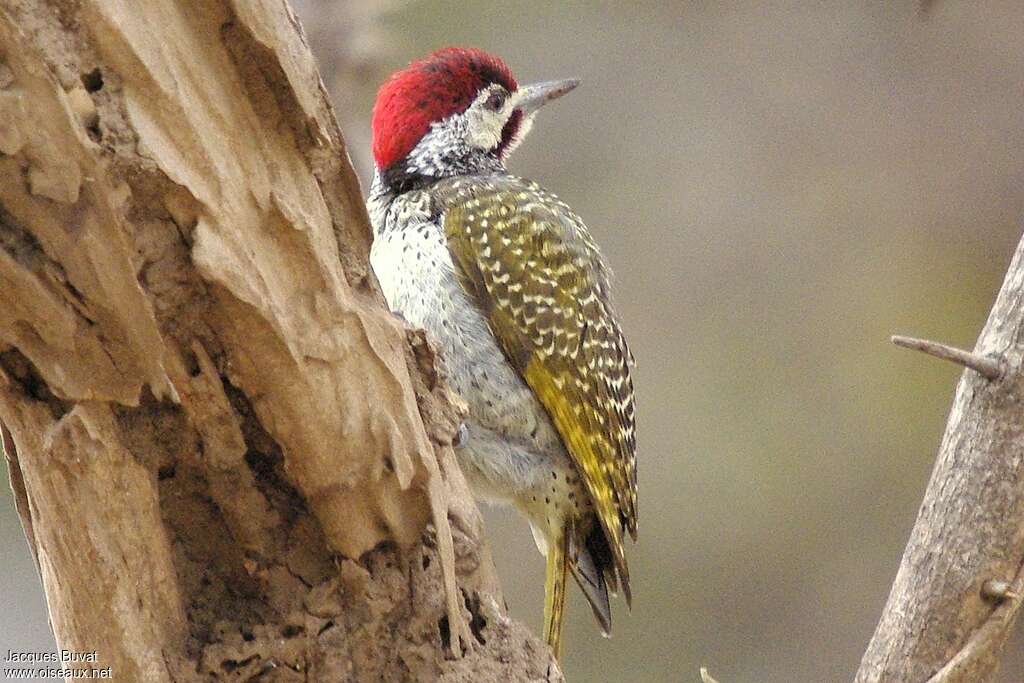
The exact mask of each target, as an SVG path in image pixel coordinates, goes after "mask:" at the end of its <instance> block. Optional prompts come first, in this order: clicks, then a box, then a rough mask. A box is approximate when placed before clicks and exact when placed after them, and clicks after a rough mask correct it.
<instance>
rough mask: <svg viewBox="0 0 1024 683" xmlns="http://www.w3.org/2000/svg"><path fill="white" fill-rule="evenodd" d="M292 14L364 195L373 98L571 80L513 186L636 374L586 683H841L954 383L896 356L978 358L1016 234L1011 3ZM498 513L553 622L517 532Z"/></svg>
mask: <svg viewBox="0 0 1024 683" xmlns="http://www.w3.org/2000/svg"><path fill="white" fill-rule="evenodd" d="M293 4H294V5H295V7H296V10H297V12H298V13H299V15H300V17H301V18H302V20H303V23H304V25H305V28H306V32H307V36H308V38H309V41H310V43H311V45H312V47H313V50H314V52H315V53H316V55H317V57H318V59H319V60H320V63H321V65H322V69H323V76H324V80H325V82H326V83H327V84H328V87H329V89H330V90H331V93H332V96H333V98H334V101H335V104H336V106H337V109H338V114H339V118H340V119H341V122H342V127H343V129H344V131H345V134H346V137H347V139H348V142H349V146H350V148H351V149H350V154H351V155H352V158H353V161H354V162H355V163H356V166H357V169H358V171H359V172H360V175H361V176H362V178H363V180H364V183H365V184H367V185H368V181H369V178H370V175H371V173H372V167H371V157H370V154H369V139H370V138H369V120H370V111H371V108H372V105H373V98H374V94H375V91H376V87H377V85H378V84H379V83H380V81H381V80H382V79H383V78H384V77H385V76H386V75H387V74H388V73H390V72H391V71H393V70H394V69H397V68H400V67H402V66H404V65H405V64H406V63H407V62H408V61H409V60H411V59H413V58H416V57H419V56H422V55H423V54H425V53H426V52H428V51H430V50H432V49H435V48H437V47H441V46H444V45H448V44H462V45H475V46H478V47H482V48H485V49H487V50H491V51H493V52H495V53H497V54H499V55H502V56H503V57H504V58H505V59H506V60H507V61H508V62H509V64H510V65H511V66H512V68H513V70H514V71H515V72H516V74H517V76H518V77H519V80H520V82H529V81H532V80H543V79H550V78H562V77H569V76H574V77H579V78H581V79H582V80H583V86H582V87H580V88H579V89H578V90H576V91H575V92H573V93H572V95H570V96H568V97H566V98H565V99H564V100H561V101H559V102H558V103H557V104H554V105H552V106H551V107H550V108H549V109H547V110H545V111H544V112H543V113H541V114H540V116H539V117H538V120H537V123H536V125H535V127H534V132H533V133H532V134H531V136H530V138H529V139H528V140H527V141H526V143H525V144H524V145H523V146H522V147H521V148H520V150H519V151H518V152H517V153H516V154H515V156H514V157H513V159H512V162H511V164H510V167H511V169H512V170H513V171H514V172H516V173H518V174H521V175H524V176H528V177H531V178H533V179H536V180H538V181H540V182H541V183H542V184H543V185H545V186H547V187H548V188H550V189H552V190H554V191H555V192H557V193H558V194H559V195H560V196H561V197H562V198H563V199H565V200H566V201H568V202H569V203H570V204H571V205H572V206H574V207H575V208H576V209H577V211H578V212H579V213H580V214H581V215H582V216H583V218H584V219H585V220H586V221H587V223H588V225H589V226H590V228H591V231H592V232H593V233H594V235H595V237H596V239H597V240H598V242H599V243H600V244H601V246H602V247H603V250H604V252H605V255H606V256H607V258H608V260H609V261H610V262H611V264H612V266H613V267H614V268H615V270H616V273H617V291H616V294H617V302H618V308H619V310H620V313H621V316H622V318H623V321H624V325H625V328H626V332H627V334H628V335H629V339H630V342H631V345H632V347H633V350H634V352H635V354H636V356H637V359H638V361H639V366H638V368H637V370H636V383H637V387H638V392H639V401H640V403H639V411H640V412H639V420H640V425H639V428H640V432H639V438H640V486H641V497H640V542H639V544H638V545H636V546H634V547H633V548H632V549H631V553H630V559H631V566H632V573H633V575H634V594H635V598H634V605H633V611H632V613H629V612H626V610H625V608H624V605H623V604H622V602H621V601H619V602H618V603H616V604H615V605H613V608H614V612H615V614H614V620H615V635H614V637H613V638H612V639H611V640H604V639H603V638H601V636H600V635H599V632H598V629H597V627H596V625H595V624H594V622H593V620H592V618H591V616H590V613H589V608H588V607H587V606H586V604H585V601H584V600H583V598H582V597H581V596H580V595H579V593H578V591H574V592H572V593H571V598H570V602H571V606H570V612H569V617H568V626H567V636H566V637H567V653H566V655H565V660H564V668H565V670H566V674H567V676H568V677H569V680H573V681H613V682H619V681H637V682H643V681H696V680H699V676H698V669H699V667H700V666H702V665H703V666H707V667H709V668H710V670H711V672H712V673H713V674H714V675H715V676H716V677H717V678H718V679H719V680H721V681H722V683H740V682H747V683H761V682H766V681H780V682H791V681H809V682H816V681H822V682H825V681H844V680H849V679H850V678H851V676H852V674H853V672H854V671H855V670H856V668H857V665H858V663H859V661H860V656H861V654H862V653H863V650H864V647H865V645H866V643H867V641H868V639H869V638H870V636H871V634H872V632H873V630H874V626H875V623H876V621H877V619H878V617H879V614H880V612H881V609H882V606H883V604H884V602H885V599H886V596H887V594H888V591H889V586H890V583H891V581H892V579H893V577H894V575H895V571H896V568H897V567H898V564H899V560H900V557H901V554H902V550H903V546H904V543H905V542H906V539H907V536H908V533H909V531H910V528H911V526H912V525H913V522H914V519H915V516H916V513H917V507H918V504H919V502H920V500H921V496H922V494H923V492H924V488H925V485H926V483H927V479H928V475H929V473H930V471H931V466H932V462H933V458H934V455H935V453H936V450H937V447H938V444H939V440H940V438H941V436H942V431H943V427H944V425H945V420H946V414H947V411H948V408H949V405H950V401H951V399H952V395H953V390H954V387H955V383H956V380H957V378H958V376H959V373H958V371H957V369H956V367H954V366H952V365H950V364H947V363H942V362H940V361H935V360H930V359H928V358H926V357H925V356H923V355H920V354H915V353H912V352H909V351H903V350H900V349H897V348H895V347H893V346H892V345H891V344H889V342H888V337H889V335H891V334H893V333H908V334H914V335H920V336H925V337H930V338H935V339H939V340H943V341H947V342H950V343H952V344H955V345H959V346H965V347H968V348H970V347H971V346H973V344H974V340H975V338H976V336H977V334H978V332H979V331H980V329H981V327H982V325H983V324H984V321H985V318H986V316H987V313H988V310H989V307H990V305H991V303H992V301H993V299H994V297H995V295H996V292H997V291H998V288H999V285H1000V283H1001V281H1002V277H1003V274H1004V272H1005V269H1006V266H1007V265H1008V263H1009V259H1010V256H1011V254H1012V252H1013V249H1014V246H1015V245H1016V243H1017V241H1018V239H1019V238H1020V234H1021V229H1022V226H1024V165H1022V163H1021V160H1022V159H1024V126H1022V123H1024V118H1022V104H1024V101H1022V100H1024V4H1022V3H1020V2H1019V0H1014V1H1009V0H1008V1H1005V2H955V1H952V0H945V1H942V0H939V1H938V2H932V3H929V9H928V11H927V12H923V11H922V10H921V8H920V6H919V5H918V4H917V3H915V2H910V1H906V2H879V1H866V0H861V1H859V2H814V3H807V2H795V1H794V2H770V3H753V2H748V3H717V2H683V1H675V2H664V1H663V2H636V3H620V2H594V1H590V2H560V3H552V2H546V1H541V0H527V1H523V2H516V3H508V2H498V1H492V2H483V1H480V2H476V1H472V0H459V1H457V2H456V1H455V0H418V1H417V0H413V1H409V2H401V1H398V0H392V1H391V2H384V3H368V2H341V1H340V0H293ZM0 466H2V465H0ZM486 516H487V523H488V534H489V538H490V541H491V547H492V550H493V552H494V555H495V561H496V563H497V567H498V571H499V573H500V574H501V576H502V579H503V582H504V587H505V591H506V596H507V599H508V602H509V606H510V609H511V611H512V613H513V615H514V616H516V617H517V618H520V619H522V620H525V621H526V622H527V623H529V624H530V625H532V626H533V627H535V628H536V629H538V631H539V628H540V621H541V607H542V597H543V569H544V565H543V560H542V558H541V556H540V555H539V554H537V552H536V550H535V549H534V545H533V540H532V538H531V535H530V532H529V529H528V527H527V525H526V524H525V523H524V522H523V521H522V520H520V519H519V518H518V517H517V516H516V515H515V514H513V513H512V512H510V511H504V510H487V511H486ZM0 542H2V543H3V547H4V548H6V550H5V551H4V555H5V558H7V559H5V562H4V565H5V567H6V568H7V571H8V572H9V574H8V575H7V576H5V578H4V581H3V584H4V589H3V591H2V593H0V648H2V650H0V652H3V653H6V650H7V648H14V649H22V650H42V649H51V648H52V647H53V644H52V636H51V635H50V632H49V628H48V626H47V623H46V612H45V604H44V599H43V596H42V592H41V590H40V587H39V583H38V580H37V578H36V574H35V569H34V567H33V565H32V560H31V557H30V555H29V552H28V549H27V547H26V545H25V541H24V538H23V536H22V533H21V529H20V527H19V524H18V521H17V517H16V515H15V513H14V510H13V505H12V503H11V501H10V500H9V494H8V491H7V489H6V486H4V487H2V493H0ZM1022 644H1024V642H1022V640H1021V639H1020V638H1019V637H1018V638H1016V639H1015V640H1014V641H1013V642H1012V643H1011V644H1010V646H1009V647H1008V650H1007V652H1008V654H1007V658H1006V660H1005V662H1004V665H1003V669H1002V673H1001V678H1000V680H1002V681H1007V682H1008V681H1021V680H1024V648H1022Z"/></svg>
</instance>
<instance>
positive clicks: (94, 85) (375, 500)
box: [0, 0, 560, 681]
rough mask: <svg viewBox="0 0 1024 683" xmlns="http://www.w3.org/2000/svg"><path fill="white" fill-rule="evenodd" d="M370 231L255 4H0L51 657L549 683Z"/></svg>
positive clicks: (16, 416)
mask: <svg viewBox="0 0 1024 683" xmlns="http://www.w3.org/2000/svg"><path fill="white" fill-rule="evenodd" d="M370 238H371V235H370V230H369V227H368V223H367V218H366V214H365V210H364V207H363V203H362V198H361V193H360V191H359V187H358V182H357V180H356V177H355V175H354V173H353V172H352V169H351V167H350V165H349V163H348V159H347V157H346V153H345V149H344V143H343V141H342V137H341V133H340V131H339V130H338V127H337V124H336V122H335V119H334V116H333V113H332V111H331V108H330V106H329V104H328V101H327V98H326V96H325V93H324V89H323V87H322V85H321V82H320V79H319V76H318V74H317V71H316V68H315V65H314V63H313V59H312V57H311V56H310V53H309V50H308V47H307V46H306V44H305V40H304V38H303V36H302V33H301V30H300V28H299V26H298V23H297V20H296V19H295V17H294V15H293V14H292V13H291V11H290V9H289V8H288V6H287V4H286V2H284V0H192V1H187V0H146V1H145V2H138V1H137V0H79V1H78V2H73V3H69V2H65V1H63V0H4V1H3V2H2V3H0V310H2V312H3V316H2V319H0V421H2V422H3V423H4V424H5V425H6V427H7V428H9V434H5V435H4V437H5V438H4V444H5V452H6V454H7V458H8V461H9V463H10V472H11V481H12V486H13V488H14V491H15V499H16V501H17V504H18V510H19V513H20V514H21V518H22V522H23V524H24V526H25V530H26V536H27V538H28V540H29V544H30V546H31V548H32V552H33V553H34V554H35V555H36V558H37V564H38V566H39V569H40V574H41V576H42V580H43V584H44V587H45V589H46V595H47V603H48V606H49V613H50V620H51V623H52V625H53V629H54V633H55V636H56V638H57V641H58V643H59V645H60V647H62V648H66V649H69V650H76V651H93V650H95V651H96V652H97V655H98V657H99V660H100V662H99V666H110V667H111V668H112V671H113V676H114V678H115V679H116V680H124V681H135V680H137V681H143V680H144V681H169V680H176V681H177V680H180V681H189V680H200V679H201V680H220V679H231V680H251V679H254V678H257V677H259V678H260V680H312V681H317V680H324V681H327V680H330V681H377V680H429V679H433V678H442V679H444V680H453V681H454V680H460V681H461V680H466V681H469V680H473V681H484V680H538V679H543V678H545V677H548V676H551V677H554V678H560V674H559V672H558V670H557V666H555V665H554V664H553V662H552V660H551V658H550V655H549V652H548V650H547V648H546V647H545V646H544V645H543V644H542V643H541V642H540V641H539V640H537V639H536V638H535V637H534V636H533V635H532V634H530V633H529V632H528V631H527V630H526V629H524V628H523V627H522V626H521V625H519V624H517V623H515V622H512V621H510V620H509V619H508V618H507V616H506V615H505V613H504V607H503V600H502V597H501V593H500V589H499V587H498V584H497V581H496V579H495V576H494V572H493V567H492V565H491V560H490V556H489V554H488V551H487V549H486V547H485V545H484V543H483V540H482V537H481V521H480V518H479V515H478V513H477V511H476V508H475V506H474V505H473V503H472V500H471V499H470V497H469V494H468V491H467V489H466V486H465V482H464V481H463V479H462V477H461V474H460V473H459V470H458V467H457V466H456V465H455V463H454V459H453V454H452V450H451V440H452V436H453V434H454V433H455V432H456V430H457V428H458V425H459V421H460V417H461V411H460V408H459V405H458V401H457V400H456V399H454V398H453V397H452V396H451V395H450V394H449V392H448V390H447V388H446V385H445V384H444V381H443V378H439V377H438V376H437V373H436V371H435V370H434V362H433V360H434V359H433V353H432V351H431V349H430V348H429V347H428V345H427V344H426V343H425V341H424V340H423V338H422V337H421V336H420V335H417V334H413V333H410V332H408V331H407V330H405V329H404V328H403V327H402V326H401V324H400V323H399V322H397V321H396V320H395V319H394V318H393V317H392V316H390V315H389V314H388V313H387V311H386V309H385V306H384V304H383V300H382V298H381V296H380V294H379V292H378V289H377V286H376V283H375V281H374V279H373V276H372V274H371V273H370V272H369V270H368V266H367V253H368V248H369V244H370ZM8 437H11V438H8ZM449 519H451V520H453V521H454V522H455V524H454V525H453V526H454V529H453V528H452V526H450V525H449ZM428 522H432V525H431V526H430V527H429V528H428V526H427V525H428ZM453 537H454V542H453ZM456 581H457V585H456ZM460 643H461V647H460Z"/></svg>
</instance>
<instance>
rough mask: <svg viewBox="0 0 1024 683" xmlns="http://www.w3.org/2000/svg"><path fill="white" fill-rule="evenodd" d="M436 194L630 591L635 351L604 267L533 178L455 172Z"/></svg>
mask: <svg viewBox="0 0 1024 683" xmlns="http://www.w3.org/2000/svg"><path fill="white" fill-rule="evenodd" d="M442 196H443V199H442V210H443V215H442V221H443V226H444V231H445V234H446V235H447V238H448V244H449V248H450V250H451V253H452V255H453V261H454V263H455V264H456V269H457V270H458V271H459V272H458V274H459V276H460V277H461V278H462V279H463V281H464V282H465V284H466V285H467V288H468V289H469V290H470V291H471V292H475V293H476V295H477V300H478V301H479V303H480V306H481V308H482V310H483V311H484V312H485V313H486V315H487V316H488V319H489V321H490V325H491V329H492V330H493V331H494V334H495V336H496V337H497V339H498V340H499V342H500V344H501V346H502V348H503V350H504V351H505V354H506V356H507V357H508V358H509V360H510V361H511V362H512V364H513V365H514V366H515V367H516V369H517V370H518V371H519V373H520V374H521V375H522V376H523V378H524V379H525V380H526V382H527V384H528V385H529V386H530V387H531V388H532V389H533V391H534V393H535V394H536V395H537V397H538V398H539V399H540V402H541V403H542V404H543V405H544V407H545V408H546V409H547V411H548V414H549V415H550V417H551V419H552V422H553V423H554V425H555V427H556V429H557V430H558V432H559V434H560V435H561V437H562V440H563V442H564V443H565V446H566V449H567V450H568V451H569V453H570V454H571V456H572V458H573V459H574V461H575V463H576V465H577V468H578V469H579V470H580V472H581V473H582V476H583V480H584V482H585V483H586V487H587V490H588V492H589V493H590V497H591V499H592V502H593V504H594V507H595V508H596V510H597V514H598V518H599V519H600V521H601V525H602V527H603V528H604V532H605V535H606V537H607V540H608V545H609V547H610V548H611V550H612V554H613V558H614V561H615V566H616V569H617V571H618V574H619V579H620V581H621V582H622V584H623V592H624V593H625V594H626V595H627V598H628V596H629V579H628V571H627V567H626V561H625V553H624V548H623V540H622V534H623V530H624V529H625V530H628V531H629V532H630V535H631V536H633V537H634V538H635V537H636V524H637V516H636V491H637V487H636V436H635V409H634V398H633V382H632V379H631V377H630V364H631V361H632V357H631V355H630V353H629V349H628V347H627V346H626V341H625V339H624V338H623V335H622V332H621V330H620V329H619V325H618V322H617V320H616V317H615V314H614V312H613V311H612V307H611V303H610V301H609V291H608V288H609V283H608V280H609V273H608V269H607V268H606V267H605V265H604V263H603V262H602V260H601V256H600V254H599V252H598V250H597V246H596V245H595V244H594V242H593V240H592V238H591V237H590V234H589V233H588V232H587V229H586V226H584V224H583V222H582V221H581V220H580V219H579V217H577V216H576V215H575V214H574V213H573V212H572V210H571V209H570V208H569V207H568V206H567V205H566V204H564V203H563V202H561V201H559V199H558V198H557V197H555V196H554V195H552V194H550V193H548V192H546V191H545V190H543V189H541V188H540V187H539V186H537V185H536V184H534V183H529V182H527V181H523V180H520V179H518V178H510V177H506V176H497V177H475V178H471V179H466V180H463V179H454V180H451V181H448V182H447V184H446V185H445V186H444V188H443V190H442Z"/></svg>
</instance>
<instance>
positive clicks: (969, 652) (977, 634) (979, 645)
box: [927, 562, 1024, 683]
mask: <svg viewBox="0 0 1024 683" xmlns="http://www.w3.org/2000/svg"><path fill="white" fill-rule="evenodd" d="M1021 591H1024V562H1022V563H1021V565H1020V567H1018V569H1017V576H1015V577H1014V579H1013V581H1012V582H1011V583H1010V585H1009V590H1007V591H1006V593H1005V598H1004V599H1003V601H1002V602H1001V603H999V606H998V607H996V608H995V609H994V610H992V614H990V615H989V617H988V619H986V620H985V622H984V623H983V624H982V625H981V626H979V627H978V628H977V630H975V631H974V633H973V634H972V635H971V637H970V638H968V639H967V642H966V643H964V646H963V647H962V648H960V651H959V652H957V653H956V654H955V655H953V658H952V659H950V660H949V661H948V662H947V663H946V665H945V666H943V667H942V668H941V669H939V670H938V671H936V672H935V675H933V676H932V677H931V678H929V679H928V681H927V683H946V682H947V681H957V680H961V679H960V678H957V676H960V675H962V673H963V672H964V671H966V670H968V668H969V667H970V665H971V663H972V662H974V660H975V659H976V658H978V657H979V656H981V655H983V654H986V653H987V652H989V651H990V650H991V648H992V647H993V643H999V642H1000V639H1005V638H1006V636H1007V630H1008V629H1009V627H1010V626H1011V625H1012V624H1013V618H1014V616H1015V615H1016V614H1017V610H1019V609H1020V606H1021V602H1022V601H1021ZM996 647H998V645H997V646H996Z"/></svg>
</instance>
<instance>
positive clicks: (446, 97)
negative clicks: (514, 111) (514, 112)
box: [373, 47, 519, 169]
mask: <svg viewBox="0 0 1024 683" xmlns="http://www.w3.org/2000/svg"><path fill="white" fill-rule="evenodd" d="M493 83H497V84H499V85H501V86H502V87H504V88H505V89H506V90H508V91H509V92H513V91H515V90H516V88H517V87H519V86H518V83H516V79H515V77H514V76H513V75H512V71H511V70H510V69H509V68H508V66H507V65H506V64H505V62H503V61H502V60H501V59H499V58H497V57H495V56H493V55H490V54H488V53H486V52H484V51H482V50H477V49H474V48H460V47H447V48H444V49H441V50H438V51H437V52H434V53H432V54H430V55H428V56H426V57H424V58H423V59H420V60H418V61H415V62H412V63H411V64H410V65H409V66H408V67H406V68H405V69H402V70H401V71H397V72H395V73H394V74H392V76H391V78H389V79H388V80H387V81H386V82H385V83H384V85H382V86H381V88H380V91H379V92H378V93H377V102H376V104H374V106H373V156H374V159H375V160H376V162H377V168H379V169H386V168H388V167H390V166H391V165H392V164H393V163H395V162H396V161H399V160H401V159H402V158H404V157H405V156H406V155H407V154H409V152H411V151H412V149H413V148H414V147H415V146H416V143H418V142H419V141H420V138H422V137H423V136H424V135H425V134H426V132H427V131H428V130H429V129H430V124H431V123H433V122H435V121H440V120H442V119H445V118H447V117H448V116H451V115H452V114H457V113H461V112H464V111H465V110H466V108H467V107H469V105H470V104H472V103H473V100H474V99H475V98H476V96H477V94H478V93H479V92H480V89H481V88H484V87H486V86H488V85H491V84H493Z"/></svg>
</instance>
